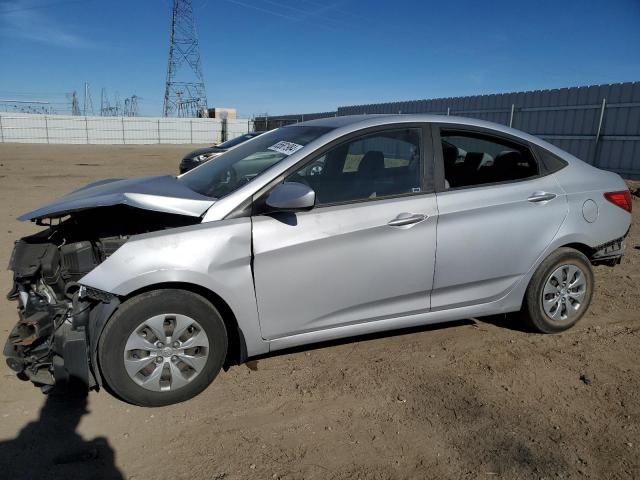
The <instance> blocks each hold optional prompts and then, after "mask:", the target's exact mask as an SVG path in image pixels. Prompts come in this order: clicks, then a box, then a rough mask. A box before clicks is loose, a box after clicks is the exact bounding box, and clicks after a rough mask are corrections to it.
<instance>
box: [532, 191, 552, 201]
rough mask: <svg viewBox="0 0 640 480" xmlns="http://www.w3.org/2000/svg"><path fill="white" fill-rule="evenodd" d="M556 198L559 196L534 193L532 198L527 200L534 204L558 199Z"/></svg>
mask: <svg viewBox="0 0 640 480" xmlns="http://www.w3.org/2000/svg"><path fill="white" fill-rule="evenodd" d="M556 196H557V195H556V194H555V193H548V192H533V193H532V194H531V196H529V198H527V200H529V201H530V202H532V203H538V202H546V201H547V200H553V199H554V198H556Z"/></svg>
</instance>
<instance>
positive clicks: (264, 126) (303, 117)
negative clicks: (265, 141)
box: [253, 112, 337, 132]
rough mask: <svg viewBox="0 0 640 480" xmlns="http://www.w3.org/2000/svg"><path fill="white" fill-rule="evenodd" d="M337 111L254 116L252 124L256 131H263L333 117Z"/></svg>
mask: <svg viewBox="0 0 640 480" xmlns="http://www.w3.org/2000/svg"><path fill="white" fill-rule="evenodd" d="M336 115H337V112H321V113H298V114H295V115H274V116H272V117H266V116H262V117H255V118H254V119H253V124H254V127H255V129H256V130H257V131H258V132H265V131H267V130H271V129H272V128H280V127H285V126H287V125H291V124H293V123H298V122H304V121H307V120H316V119H318V118H327V117H335V116H336Z"/></svg>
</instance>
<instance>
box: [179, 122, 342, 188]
mask: <svg viewBox="0 0 640 480" xmlns="http://www.w3.org/2000/svg"><path fill="white" fill-rule="evenodd" d="M330 130H332V128H329V127H307V126H289V127H282V128H278V129H276V130H272V131H270V132H267V133H264V134H262V135H260V136H258V137H256V138H254V139H252V140H251V141H250V142H245V143H242V144H240V145H238V146H237V147H235V148H233V149H231V150H229V151H228V152H225V153H223V154H222V155H220V156H219V157H217V158H216V159H215V160H212V161H210V162H207V163H205V164H203V165H201V166H200V167H198V168H195V169H194V170H191V171H190V172H187V173H185V174H184V175H182V176H181V177H179V178H178V181H179V182H180V183H182V184H184V185H186V186H187V187H189V188H190V189H191V190H194V191H196V192H198V193H200V194H202V195H206V196H208V197H213V198H221V197H224V196H225V195H228V194H230V193H231V192H233V191H235V190H237V189H238V188H240V187H242V186H243V185H245V184H247V183H249V182H250V181H251V180H253V179H254V178H255V177H257V176H258V175H259V174H261V173H262V172H264V171H265V170H266V169H267V168H269V167H272V166H273V165H275V164H276V163H278V162H279V161H281V160H282V159H284V158H286V157H288V156H289V155H291V154H293V153H295V152H297V151H298V150H300V149H302V148H304V147H305V146H306V145H308V144H309V143H310V142H312V141H313V140H315V139H316V138H318V137H320V136H322V135H324V134H325V133H327V132H328V131H330Z"/></svg>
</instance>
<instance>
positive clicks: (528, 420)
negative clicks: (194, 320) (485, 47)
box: [0, 144, 640, 480]
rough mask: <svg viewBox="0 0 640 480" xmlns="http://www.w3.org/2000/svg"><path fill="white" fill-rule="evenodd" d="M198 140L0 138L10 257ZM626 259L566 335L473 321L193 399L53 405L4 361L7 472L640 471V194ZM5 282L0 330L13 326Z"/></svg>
mask: <svg viewBox="0 0 640 480" xmlns="http://www.w3.org/2000/svg"><path fill="white" fill-rule="evenodd" d="M190 148H191V146H188V145H187V146H47V145H40V146H38V145H18V144H2V145H0V242H1V245H0V247H1V248H0V264H1V265H3V266H4V265H6V264H7V262H8V257H9V254H10V251H11V247H12V244H13V241H14V240H15V239H17V238H19V237H21V236H23V235H25V234H28V233H31V232H33V231H35V228H34V226H33V225H32V224H29V223H27V224H25V223H20V222H17V221H16V219H15V218H16V216H18V215H19V214H21V213H24V212H26V211H28V210H31V209H33V208H35V207H37V206H39V205H41V204H42V203H44V202H46V201H49V200H53V199H54V198H56V197H58V196H59V195H61V194H64V193H66V192H68V191H70V190H72V189H75V188H77V187H80V186H82V185H84V184H85V183H87V182H89V181H93V180H96V179H100V178H106V177H121V176H127V177H129V176H137V175H143V174H155V173H171V174H173V173H176V170H177V163H178V159H179V158H180V155H181V154H182V153H184V152H185V151H187V150H189V149H190ZM634 209H635V213H634V226H633V227H632V231H631V237H630V238H629V240H628V253H627V255H626V257H625V258H624V260H623V262H622V264H621V265H619V266H618V267H616V268H615V269H611V268H608V267H597V268H596V280H597V287H596V292H595V296H594V300H593V304H592V306H591V309H590V311H589V313H588V314H587V315H586V316H585V318H584V319H583V320H582V321H581V322H580V323H579V324H578V325H577V326H576V327H575V328H573V329H572V330H570V331H568V332H566V333H563V334H561V335H536V334H531V333H527V332H523V331H521V330H520V329H519V326H518V324H517V323H515V322H513V321H512V320H511V319H505V318H504V317H498V318H489V319H469V320H465V321H460V322H457V323H454V324H447V325H444V326H440V327H429V328H421V329H412V330H410V331H406V330H405V331H401V332H395V333H393V334H388V335H384V336H377V337H367V338H358V339H355V340H350V341H345V342H343V343H334V344H330V345H321V346H319V347H317V348H313V349H309V350H306V351H304V350H299V351H293V352H291V351H290V352H285V353H283V354H279V355H276V356H272V357H270V358H263V359H260V360H259V361H258V362H254V363H252V364H251V367H252V368H248V366H246V365H243V366H238V367H233V368H232V369H231V370H229V371H228V372H226V373H222V374H221V375H220V376H219V377H218V378H217V380H216V381H215V382H214V383H213V384H212V385H211V386H210V387H209V388H208V389H207V390H206V391H205V392H203V393H202V394H201V395H199V396H198V397H197V398H195V399H193V400H191V401H189V402H186V403H183V404H180V405H174V406H170V407H164V408H156V409H148V408H138V407H134V406H131V405H128V404H125V403H122V402H121V401H119V400H116V399H115V398H113V397H111V396H110V395H109V394H107V393H106V392H104V391H102V392H99V393H95V392H94V393H91V394H90V395H89V397H88V399H85V398H75V399H68V398H64V397H62V398H61V397H54V396H50V397H46V396H44V395H42V394H41V393H40V391H39V390H37V389H35V388H33V387H32V386H31V384H30V383H26V382H21V381H19V380H18V379H17V378H16V377H15V376H14V375H13V374H12V373H11V372H10V370H9V368H8V367H6V366H4V363H3V365H2V366H1V367H0V472H2V473H0V477H2V478H7V479H11V478H33V479H53V478H66V479H81V478H92V479H97V478H126V479H136V480H141V479H147V478H153V479H189V480H199V479H203V480H214V479H222V478H224V479H243V478H260V479H261V478H267V479H271V478H274V479H276V478H281V479H285V478H286V479H300V478H309V479H386V478H434V479H443V478H465V479H482V478H487V479H491V478H508V479H514V478H523V479H524V478H526V479H528V478H535V479H540V478H546V479H555V478H594V479H604V478H607V479H609V478H616V479H617V478H620V479H623V478H625V479H626V478H629V479H631V478H640V314H639V310H640V288H639V287H640V268H639V266H640V250H639V249H638V248H639V245H640V225H639V223H640V201H638V200H637V199H635V200H634ZM9 286H10V274H9V273H8V272H4V273H2V274H0V291H1V292H2V293H3V297H2V298H3V299H2V300H1V301H0V333H1V337H2V338H1V341H2V343H4V339H5V338H6V336H7V334H8V332H9V329H10V328H11V327H12V325H13V324H14V322H15V320H16V314H15V304H13V303H9V302H8V301H6V300H5V299H4V293H5V292H7V291H8V290H9Z"/></svg>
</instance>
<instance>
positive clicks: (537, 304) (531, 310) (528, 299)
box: [521, 247, 594, 333]
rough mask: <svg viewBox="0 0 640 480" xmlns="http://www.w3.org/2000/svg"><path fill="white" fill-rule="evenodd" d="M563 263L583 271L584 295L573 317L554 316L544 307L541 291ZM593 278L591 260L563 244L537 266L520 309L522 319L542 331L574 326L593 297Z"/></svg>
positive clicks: (546, 331)
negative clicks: (558, 317)
mask: <svg viewBox="0 0 640 480" xmlns="http://www.w3.org/2000/svg"><path fill="white" fill-rule="evenodd" d="M562 265H575V266H577V267H578V268H580V270H581V271H582V272H583V273H584V278H585V283H586V286H585V294H584V298H583V300H582V301H581V305H580V308H579V310H578V311H577V313H576V315H575V316H573V317H572V318H567V319H565V320H563V319H557V320H555V319H553V318H551V317H550V316H549V315H547V313H546V312H545V310H544V308H543V306H542V293H543V289H544V287H545V284H546V282H547V280H548V279H549V277H550V276H551V274H552V273H553V272H554V271H555V270H556V269H558V268H559V267H561V266H562ZM593 287H594V277H593V270H592V269H591V263H590V262H589V259H588V258H587V257H586V256H585V255H584V254H583V253H582V252H579V251H578V250H575V249H573V248H567V247H562V248H559V249H558V250H556V251H554V252H553V253H552V254H551V255H549V256H548V257H547V258H546V259H545V260H544V261H543V262H542V263H541V264H540V266H539V267H538V268H537V269H536V271H535V273H534V274H533V277H532V278H531V281H530V282H529V286H528V287H527V291H526V293H525V296H524V302H523V305H522V310H521V317H522V320H523V321H524V322H525V323H526V325H527V326H528V327H529V328H530V329H532V330H534V331H536V332H540V333H559V332H563V331H564V330H567V329H568V328H571V327H572V326H573V325H575V324H576V323H577V322H578V321H579V320H580V319H581V318H582V316H583V315H584V314H585V312H586V311H587V309H588V308H589V304H590V303H591V297H592V296H593Z"/></svg>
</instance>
